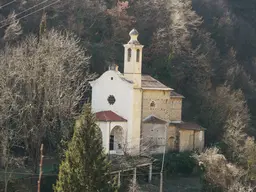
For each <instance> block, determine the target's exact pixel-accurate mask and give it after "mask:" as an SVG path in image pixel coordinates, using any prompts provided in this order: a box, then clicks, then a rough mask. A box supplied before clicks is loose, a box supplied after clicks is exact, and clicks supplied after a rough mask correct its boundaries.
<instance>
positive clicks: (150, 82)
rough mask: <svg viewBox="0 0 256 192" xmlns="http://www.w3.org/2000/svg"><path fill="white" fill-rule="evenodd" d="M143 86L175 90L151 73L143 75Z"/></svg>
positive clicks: (143, 87) (145, 87) (144, 87)
mask: <svg viewBox="0 0 256 192" xmlns="http://www.w3.org/2000/svg"><path fill="white" fill-rule="evenodd" d="M141 87H142V89H157V90H173V89H172V88H170V87H167V86H166V85H164V84H163V83H161V82H160V81H158V80H156V79H154V78H153V77H151V76H149V75H142V77H141Z"/></svg>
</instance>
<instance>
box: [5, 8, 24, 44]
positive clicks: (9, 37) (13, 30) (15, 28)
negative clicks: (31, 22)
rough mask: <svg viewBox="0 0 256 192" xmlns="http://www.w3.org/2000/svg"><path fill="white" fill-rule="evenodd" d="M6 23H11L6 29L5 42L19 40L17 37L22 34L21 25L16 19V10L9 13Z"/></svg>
mask: <svg viewBox="0 0 256 192" xmlns="http://www.w3.org/2000/svg"><path fill="white" fill-rule="evenodd" d="M6 24H9V25H8V27H7V28H6V30H5V34H4V37H3V38H4V41H5V42H13V41H15V40H17V38H18V37H19V36H20V35H21V34H22V29H21V25H20V23H19V20H17V19H16V14H15V12H13V13H11V14H9V16H8V18H7V19H6Z"/></svg>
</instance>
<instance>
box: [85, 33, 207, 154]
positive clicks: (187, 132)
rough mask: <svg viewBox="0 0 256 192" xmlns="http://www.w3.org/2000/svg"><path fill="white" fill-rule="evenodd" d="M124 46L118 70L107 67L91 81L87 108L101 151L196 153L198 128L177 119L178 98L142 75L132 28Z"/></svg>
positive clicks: (200, 141) (199, 147) (179, 110)
mask: <svg viewBox="0 0 256 192" xmlns="http://www.w3.org/2000/svg"><path fill="white" fill-rule="evenodd" d="M129 35H130V38H131V39H130V41H129V42H128V43H127V44H125V45H124V72H123V73H121V72H119V71H118V67H117V66H116V65H115V66H110V67H109V70H108V71H106V72H105V73H103V74H102V75H101V76H100V77H99V78H98V79H96V80H94V81H91V82H90V85H91V87H92V103H91V104H92V110H93V112H94V113H95V115H96V119H97V123H98V125H99V127H100V129H101V133H102V142H103V146H104V148H105V150H106V152H107V153H110V154H123V153H129V154H134V155H138V154H141V153H142V152H144V151H147V152H149V153H163V150H164V148H165V149H166V150H178V151H185V150H199V151H200V150H202V149H203V147H204V128H202V127H201V126H199V125H197V124H195V123H191V122H184V121H182V100H183V99H184V97H183V96H182V95H180V94H178V93H176V92H175V91H174V90H173V89H172V88H170V87H167V86H165V85H164V84H162V83H161V82H159V81H158V80H156V79H154V78H153V77H151V76H149V75H144V74H142V73H141V71H142V49H143V45H141V44H140V43H139V41H138V35H139V33H138V31H137V30H135V29H133V30H132V31H131V32H130V33H129Z"/></svg>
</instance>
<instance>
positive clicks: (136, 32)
mask: <svg viewBox="0 0 256 192" xmlns="http://www.w3.org/2000/svg"><path fill="white" fill-rule="evenodd" d="M129 35H130V36H132V35H137V36H139V32H138V31H137V30H136V29H132V30H131V31H130V33H129Z"/></svg>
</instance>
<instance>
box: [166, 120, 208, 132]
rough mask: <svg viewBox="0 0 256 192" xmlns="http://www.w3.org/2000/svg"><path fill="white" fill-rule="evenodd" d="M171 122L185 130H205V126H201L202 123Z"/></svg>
mask: <svg viewBox="0 0 256 192" xmlns="http://www.w3.org/2000/svg"><path fill="white" fill-rule="evenodd" d="M170 124H173V125H176V126H177V127H178V128H179V129H183V130H195V131H202V130H205V128H203V127H201V126H200V125H198V124H196V123H193V122H183V121H182V122H179V123H175V122H171V123H170Z"/></svg>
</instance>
